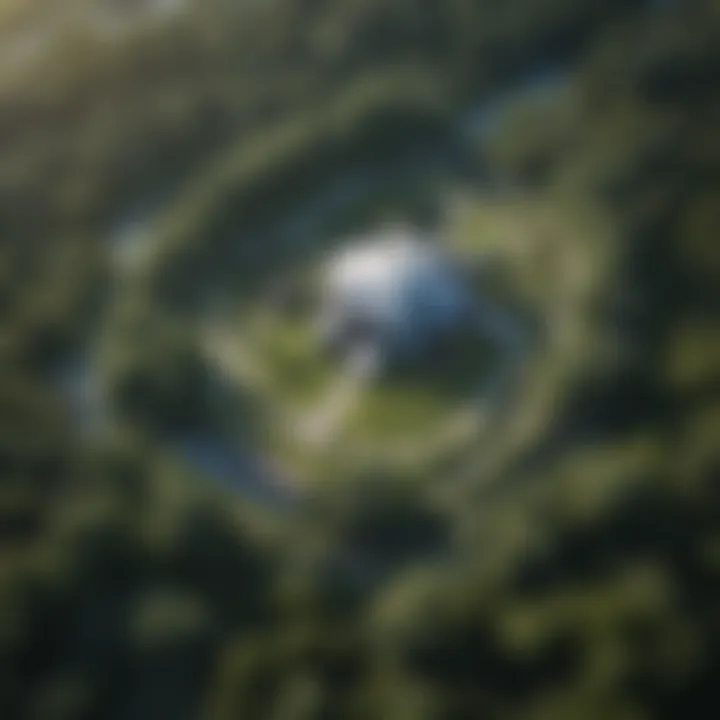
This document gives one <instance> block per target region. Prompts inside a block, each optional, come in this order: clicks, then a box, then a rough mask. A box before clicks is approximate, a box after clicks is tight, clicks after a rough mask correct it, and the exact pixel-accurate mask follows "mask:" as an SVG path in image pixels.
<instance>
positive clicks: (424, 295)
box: [326, 231, 467, 324]
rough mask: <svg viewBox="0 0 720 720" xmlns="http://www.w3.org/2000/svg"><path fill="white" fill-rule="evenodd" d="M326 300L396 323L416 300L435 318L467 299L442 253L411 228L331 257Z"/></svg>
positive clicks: (377, 237) (452, 310)
mask: <svg viewBox="0 0 720 720" xmlns="http://www.w3.org/2000/svg"><path fill="white" fill-rule="evenodd" d="M326 291H327V292H328V295H329V297H328V300H329V302H331V303H332V304H334V305H336V309H337V310H338V311H340V312H342V311H343V310H345V311H350V312H358V313H361V314H363V315H364V316H365V317H372V318H374V319H377V320H379V321H381V322H384V323H389V324H400V323H403V322H405V321H406V320H407V319H408V316H409V313H411V312H413V310H414V309H416V308H417V307H418V305H419V304H420V303H422V304H423V305H427V306H428V309H429V310H430V311H432V312H433V313H434V316H435V318H437V317H438V316H439V315H442V314H445V315H447V314H448V313H452V314H455V313H456V311H457V309H458V308H459V307H461V306H464V305H465V303H466V301H467V297H466V295H465V289H464V287H463V285H462V283H460V282H459V279H458V277H457V274H456V272H455V271H454V269H453V267H452V265H451V264H450V263H449V262H448V260H447V258H446V257H445V256H444V255H443V253H442V252H441V251H439V250H438V249H437V248H435V247H433V246H432V245H431V244H430V243H429V242H426V241H424V240H421V239H419V238H418V237H417V236H416V235H414V234H413V233H411V232H409V231H394V232H386V233H383V234H381V235H378V236H374V237H372V238H371V239H368V240H360V241H358V242H356V243H354V244H352V245H350V246H348V247H346V248H343V249H342V250H340V251H339V252H338V253H337V254H336V255H335V256H333V257H332V258H331V260H330V263H329V267H328V271H327V276H326Z"/></svg>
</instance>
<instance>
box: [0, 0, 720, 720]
mask: <svg viewBox="0 0 720 720" xmlns="http://www.w3.org/2000/svg"><path fill="white" fill-rule="evenodd" d="M89 4H90V3H84V2H82V3H81V2H77V3H67V4H63V5H64V6H66V7H68V8H70V7H71V6H72V7H75V6H77V7H79V8H80V7H82V8H83V9H85V8H86V6H89ZM56 5H58V4H57V3H49V2H42V1H41V0H37V1H36V2H33V3H17V2H4V3H2V2H0V34H2V37H3V38H13V39H14V40H13V42H12V43H5V42H4V41H3V42H2V43H0V56H2V53H5V52H8V53H10V52H12V53H17V50H16V49H13V48H17V47H18V44H17V43H18V42H19V41H17V40H16V39H17V38H21V39H22V38H25V37H27V36H26V35H24V33H27V32H29V30H28V29H30V30H31V31H32V32H33V33H34V32H38V33H40V35H37V36H35V35H33V36H32V37H40V38H41V40H42V42H40V45H39V46H38V47H40V46H42V47H43V51H42V52H40V51H38V52H37V53H35V54H32V53H31V55H32V62H30V61H22V62H21V61H20V60H18V59H17V58H19V57H21V55H22V53H20V54H18V55H13V57H15V58H16V59H15V60H13V62H10V59H9V58H10V55H7V56H6V57H5V60H7V62H4V63H3V68H2V70H1V71H0V107H1V108H2V109H1V110H0V148H1V149H2V157H3V163H2V167H1V168H0V364H1V366H2V370H3V374H2V382H1V383H0V468H1V469H2V473H1V474H0V558H1V559H2V562H0V663H1V667H2V670H3V671H2V673H0V711H2V716H3V717H8V718H12V717H19V718H37V719H38V720H45V719H46V718H47V719H48V720H55V719H60V718H66V719H70V718H72V719H73V720H74V719H75V718H105V717H107V718H118V719H119V718H131V717H132V718H144V717H147V718H163V717H169V718H188V720H190V719H194V718H200V717H209V718H213V720H215V719H216V718H217V720H224V719H225V718H228V719H229V718H237V717H248V718H273V717H276V718H289V719H293V720H294V719H295V718H298V719H299V718H313V719H316V718H317V719H319V718H385V717H387V718H392V719H393V720H395V719H396V718H403V717H406V718H412V719H413V720H414V719H416V718H417V719H420V718H428V719H434V718H458V719H464V718H479V717H483V718H485V717H490V718H493V717H498V718H528V719H533V720H535V719H538V720H539V719H541V718H553V719H558V718H568V719H569V720H575V719H576V718H582V719H583V720H585V719H591V718H594V717H597V718H605V717H609V716H614V717H619V718H653V719H655V718H660V719H661V720H662V719H664V718H668V719H670V718H677V717H688V718H690V717H692V718H695V717H698V718H704V717H708V718H711V717H715V716H716V715H717V700H716V692H715V678H716V677H717V672H718V668H719V667H720V643H719V642H718V633H717V607H718V606H720V594H719V593H718V582H717V580H718V575H719V573H720V523H719V522H718V518H719V517H720V513H719V509H720V508H719V506H718V503H719V501H720V497H719V494H718V489H719V488H718V483H717V480H716V478H717V477H718V476H720V472H719V470H720V456H719V454H718V448H719V447H720V443H719V442H718V439H720V403H719V399H720V395H719V390H720V362H719V361H720V347H719V345H718V339H717V336H718V333H717V327H718V310H719V308H720V298H719V297H718V288H719V287H720V260H719V258H718V253H717V247H718V246H717V242H716V238H715V237H714V235H715V228H716V222H715V220H716V219H717V208H718V207H719V203H718V201H720V190H719V188H720V180H719V179H718V172H717V170H718V160H719V159H720V158H719V156H718V140H717V127H716V122H715V116H714V110H715V109H716V108H717V104H718V92H717V82H716V74H717V68H718V63H719V60H720V58H719V55H718V48H720V42H719V41H720V38H718V31H717V29H718V27H720V23H719V22H718V20H719V19H720V17H719V14H720V9H719V8H718V4H717V3H716V2H714V1H713V0H686V2H685V3H682V4H675V3H673V4H670V5H668V6H667V7H666V8H657V9H654V10H652V11H649V10H648V9H647V8H646V7H645V5H646V4H645V3H639V2H638V3H627V2H599V1H595V0H583V1H581V2H578V1H577V0H575V1H574V2H570V1H569V0H544V1H543V2H532V3H531V2H525V1H524V0H512V1H511V2H504V3H492V2H489V1H487V2H470V1H469V0H467V1H466V0H453V2H446V3H441V4H437V3H434V4H433V3H428V2H425V1H424V0H408V1H407V2H402V3H396V4H393V6H392V7H389V6H388V3H383V2H380V1H379V0H343V1H342V2H301V1H300V0H273V2H270V3H262V4H259V3H247V4H240V5H238V4H236V3H229V2H225V0H212V2H203V3H202V4H201V3H199V2H197V3H190V2H189V3H187V4H186V9H185V10H184V11H183V12H178V13H176V14H172V15H170V14H168V15H167V17H166V18H165V19H164V20H163V21H162V22H160V21H158V22H153V23H149V22H148V23H145V22H141V21H140V19H139V16H138V20H137V23H136V24H135V25H132V27H135V28H136V29H135V30H129V29H128V30H127V31H123V33H121V34H118V35H114V36H113V38H114V39H112V40H110V39H108V37H105V39H100V36H99V35H98V34H97V32H96V31H94V30H91V29H90V25H89V24H87V23H84V24H83V23H81V22H79V21H74V20H72V18H71V15H70V14H68V15H63V13H62V11H61V10H58V9H57V8H56V7H55V6H56ZM127 12H131V11H130V10H128V11H127ZM61 17H62V18H64V19H63V21H62V22H60V18H61ZM83 17H85V16H83ZM88 17H89V16H88ZM127 27H128V28H129V27H131V25H130V24H128V26H127ZM298 28H301V29H302V32H299V31H298ZM4 48H9V50H7V51H6V50H5V49H4ZM550 54H552V55H554V57H553V58H552V59H554V60H558V59H560V60H562V61H565V62H568V63H570V64H571V69H572V72H571V74H570V75H569V79H568V83H569V86H568V87H569V91H570V96H571V97H572V98H573V101H572V103H571V112H567V107H566V106H562V107H561V108H558V106H555V105H553V106H552V108H551V110H552V112H551V113H550V114H551V116H552V117H557V118H560V117H562V124H560V121H559V120H558V125H557V127H555V126H554V127H551V128H549V130H548V132H547V134H546V133H545V132H544V131H543V132H540V130H542V128H537V130H538V132H535V131H534V130H535V127H534V126H535V125H539V121H537V120H536V119H535V118H536V117H537V116H535V115H533V112H535V111H536V110H537V108H536V109H535V110H532V111H531V110H528V108H527V107H521V108H515V109H511V110H510V111H509V112H510V113H511V114H512V117H508V122H507V123H503V133H501V134H500V135H493V136H492V137H490V138H487V139H485V140H476V141H475V145H474V147H472V148H468V147H467V146H465V145H461V146H460V147H457V146H456V145H455V143H454V140H453V138H454V137H455V136H454V135H453V136H452V138H449V137H448V136H449V135H451V134H452V133H454V130H452V129H451V128H453V127H454V125H455V121H456V117H457V114H458V113H459V112H461V111H462V110H463V108H464V107H465V106H466V103H467V101H468V100H469V99H470V98H479V99H482V98H485V97H487V96H488V95H489V94H490V93H491V91H494V90H495V89H499V88H502V87H504V86H505V85H506V84H507V83H508V82H509V81H510V79H511V78H512V77H514V76H517V75H518V74H521V73H522V72H523V71H525V70H531V69H533V68H535V66H536V65H537V63H538V61H539V60H541V59H546V58H547V57H548V55H550ZM545 112H549V109H548V108H547V107H544V108H541V115H542V113H545ZM528 113H529V114H528ZM554 113H558V114H557V115H555V114H554ZM542 116H543V117H545V116H544V115H542ZM528 124H529V125H530V126H531V127H532V128H533V132H532V133H530V132H529V131H528ZM431 142H432V143H434V142H439V143H440V144H441V145H442V147H443V148H446V149H447V147H448V146H450V149H451V150H452V152H455V153H459V154H460V155H461V156H462V157H463V158H466V159H467V157H470V158H471V160H472V162H471V163H470V164H471V167H472V170H473V172H472V173H470V175H471V176H470V177H460V176H461V173H459V172H458V173H450V175H451V177H449V178H443V182H442V183H440V185H442V186H443V191H442V192H444V193H447V195H444V196H443V197H447V198H448V199H449V200H451V201H452V202H451V203H450V204H454V203H456V201H459V196H460V195H462V197H464V198H466V199H467V211H466V212H462V213H459V214H458V215H456V216H455V217H454V218H448V219H446V220H444V221H443V222H445V223H447V224H446V226H445V227H446V230H447V236H448V238H449V239H450V240H451V241H453V242H456V243H458V246H462V247H464V248H465V249H467V248H468V247H471V248H472V249H474V248H481V249H484V250H492V251H493V252H499V253H500V254H501V256H502V257H503V258H504V259H505V263H504V268H505V275H504V276H501V275H498V276H497V277H496V278H495V281H494V282H495V283H496V290H497V293H498V297H502V298H507V297H508V296H509V295H512V296H513V297H514V298H515V301H516V302H517V304H518V306H519V307H523V308H529V309H530V311H531V314H532V315H533V317H535V318H538V320H537V338H538V340H537V343H536V345H535V346H534V351H533V354H532V356H531V358H530V359H529V361H528V363H527V365H526V367H525V373H524V375H523V378H522V381H521V382H519V383H518V385H517V387H516V388H515V392H514V397H513V402H512V404H511V405H509V406H508V407H507V411H506V414H505V416H503V417H501V418H499V419H498V421H497V422H496V423H494V424H493V425H492V426H491V427H490V428H489V429H488V430H487V433H486V434H485V435H484V436H483V438H479V437H477V436H472V437H471V438H470V439H469V441H468V442H465V443H463V445H462V447H458V448H454V449H453V451H452V452H448V453H445V454H440V455H438V456H437V457H434V458H433V459H432V462H419V463H418V467H414V468H413V467H410V466H408V467H405V468H398V467H395V468H391V467H388V466H387V465H384V464H383V463H382V462H380V459H381V458H380V459H379V458H378V457H374V456H372V455H370V456H366V457H364V458H353V462H346V463H345V464H344V466H340V465H339V466H338V467H335V466H334V465H333V466H332V467H330V468H327V469H326V472H328V473H329V474H331V473H332V472H333V471H335V472H336V475H335V476H334V477H333V480H335V481H334V482H325V483H319V484H317V485H316V486H314V489H309V488H308V489H307V490H303V491H301V489H300V488H298V487H286V488H285V489H284V490H283V489H281V490H279V491H278V492H279V493H280V495H278V496H276V497H275V499H274V500H272V504H271V505H268V504H267V502H266V504H262V503H259V502H257V501H256V500H255V499H253V498H252V497H250V493H249V491H248V492H247V493H245V492H239V490H245V489H249V488H250V487H251V485H252V484H253V483H256V482H257V478H256V477H254V476H255V475H256V474H257V472H258V471H257V470H256V469H255V468H254V467H253V466H252V464H251V463H249V462H248V463H247V469H246V471H245V473H242V472H238V473H237V475H238V477H237V484H236V486H233V487H227V486H221V485H219V484H218V483H216V482H214V480H215V478H212V477H208V474H207V473H205V472H203V471H202V469H198V468H197V467H196V466H194V465H193V464H192V462H190V458H188V457H184V456H183V455H182V446H180V447H178V444H177V440H176V439H177V437H179V436H182V435H183V434H184V435H192V434H193V433H195V432H208V433H212V432H216V431H217V432H220V431H224V432H228V428H230V427H231V426H232V427H233V428H237V427H241V428H242V429H243V441H244V442H246V443H247V444H248V445H252V446H253V447H261V445H262V441H263V435H264V433H265V432H266V431H267V427H268V424H267V418H266V417H265V416H264V414H263V412H264V408H263V407H262V406H258V405H257V404H256V397H255V390H256V388H255V387H253V386H252V384H250V385H249V386H247V387H246V386H244V385H243V383H240V382H237V379H236V378H233V377H228V376H227V374H225V373H222V374H220V373H219V372H218V371H217V369H216V368H217V367H218V366H217V364H214V360H217V358H215V359H214V360H213V358H212V357H208V353H207V347H208V346H207V345H206V344H205V343H204V341H203V338H204V335H203V333H204V332H205V325H204V323H205V322H206V321H207V320H208V315H209V314H211V315H212V314H213V313H215V314H218V315H220V314H222V313H221V311H224V310H225V309H228V312H229V313H230V316H231V317H232V316H233V313H235V312H236V311H237V308H238V306H240V307H247V306H248V303H252V301H253V299H254V298H257V297H258V294H257V293H258V291H259V289H261V288H263V287H264V284H265V282H266V280H267V278H268V276H270V275H274V274H275V273H278V272H280V271H281V270H285V269H287V268H290V269H293V268H295V267H298V266H299V265H300V264H301V261H302V264H303V267H305V266H306V262H307V260H308V258H309V256H310V252H309V250H308V245H307V244H306V243H305V242H303V241H304V240H305V239H307V240H308V242H318V243H320V242H321V241H322V242H325V241H326V240H325V238H326V237H327V234H328V233H327V228H325V231H326V232H325V233H324V235H322V237H320V238H319V239H316V238H315V237H314V236H313V237H311V238H304V233H302V232H295V233H293V232H284V231H283V220H284V219H287V218H290V219H292V218H294V217H296V213H297V212H298V210H302V209H303V208H305V207H308V206H309V205H312V203H313V201H314V199H315V198H316V197H317V193H321V192H322V191H323V188H327V187H332V185H333V183H334V181H335V179H336V178H337V177H339V176H341V175H343V176H344V174H345V173H346V172H348V173H353V172H355V171H358V170H359V169H365V168H367V167H368V166H373V164H375V163H379V167H380V168H381V170H382V171H383V172H384V171H385V168H386V167H390V166H393V167H395V166H396V165H397V163H399V162H400V160H399V159H398V158H399V157H400V156H406V155H408V154H412V152H411V151H412V150H413V149H414V148H415V147H417V146H418V145H420V146H423V147H425V146H427V145H428V144H430V143H431ZM465 167H467V166H465ZM392 177H394V176H392ZM508 183H510V184H511V188H512V189H511V191H507V190H503V188H506V187H507V185H508ZM429 184H430V185H432V183H429ZM460 191H462V192H460ZM158 194H160V195H162V196H165V195H166V194H167V196H168V197H169V198H170V199H169V200H168V202H167V204H166V205H164V206H163V209H162V211H159V212H158V214H157V217H156V218H155V221H154V222H152V223H149V227H148V233H147V237H146V241H147V242H148V243H149V246H148V247H149V248H150V250H149V253H148V255H147V263H146V264H144V265H142V266H141V268H140V271H139V272H138V273H137V275H135V276H133V277H120V276H119V274H118V270H117V268H116V267H115V265H114V264H113V261H112V257H113V253H112V247H111V242H108V236H109V235H111V234H112V232H111V229H112V226H113V225H114V224H115V223H116V222H117V218H118V217H120V216H122V215H123V214H124V210H125V208H127V207H128V206H134V205H135V204H136V203H137V202H139V201H143V200H145V199H146V198H147V197H156V196H157V195H158ZM346 210H348V208H346ZM349 211H350V215H352V212H353V208H349ZM364 212H365V211H364V209H363V208H362V207H361V212H360V214H361V215H362V214H364ZM331 215H332V213H331ZM327 220H328V223H329V225H330V226H331V227H333V229H334V228H335V227H338V225H342V224H343V223H344V222H345V220H344V219H343V218H342V217H340V219H338V216H337V215H336V216H334V217H332V218H330V217H328V218H327ZM333 223H335V225H333ZM340 229H342V228H340ZM488 282H489V281H488ZM218 308H219V309H218ZM213 317H215V316H214V315H213ZM211 347H212V346H211ZM78 354H79V355H81V356H83V357H87V358H88V359H89V360H91V361H92V362H93V363H96V365H97V369H98V371H100V372H101V374H102V375H103V376H104V377H106V378H107V382H108V388H107V389H108V392H109V397H108V404H109V408H107V409H108V410H109V411H111V412H112V414H113V416H114V418H115V420H116V425H117V427H115V428H114V429H113V430H112V431H110V432H108V433H106V434H98V435H95V434H88V433H87V431H86V429H85V428H83V427H80V426H79V425H78V423H77V422H76V421H75V419H74V418H73V416H72V414H71V411H70V407H69V402H68V398H66V397H64V396H63V392H62V388H58V382H57V372H56V370H57V368H58V366H61V365H62V364H63V362H64V361H66V360H67V359H68V358H73V357H75V356H76V355H78ZM291 385H292V383H291ZM401 390H402V389H398V388H397V387H396V391H397V392H400V391H401ZM289 391H290V392H292V388H290V389H289ZM403 394H404V391H403ZM404 397H407V398H408V403H409V404H410V405H413V404H414V403H421V402H422V394H418V395H413V394H411V393H408V394H407V395H406V396H404ZM218 398H224V400H223V401H222V402H221V400H220V399H218ZM225 401H227V404H225ZM403 402H404V401H403ZM415 411H416V408H413V414H414V413H415ZM373 425H375V420H373ZM420 444H423V445H424V443H420ZM415 450H416V454H417V456H418V457H424V456H423V452H422V451H423V450H425V448H416V449H415ZM346 460H347V459H346ZM354 460H357V462H355V461H354ZM293 491H294V492H293ZM281 500H282V502H281Z"/></svg>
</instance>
